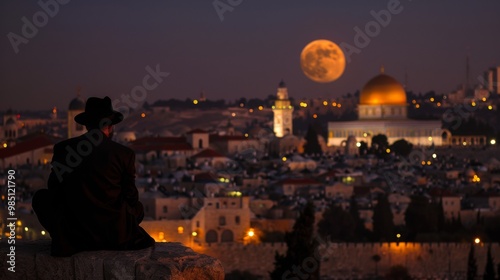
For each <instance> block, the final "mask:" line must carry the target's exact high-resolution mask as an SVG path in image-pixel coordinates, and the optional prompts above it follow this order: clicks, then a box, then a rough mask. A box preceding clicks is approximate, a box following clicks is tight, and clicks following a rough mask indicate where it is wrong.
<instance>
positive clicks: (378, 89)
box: [359, 74, 406, 105]
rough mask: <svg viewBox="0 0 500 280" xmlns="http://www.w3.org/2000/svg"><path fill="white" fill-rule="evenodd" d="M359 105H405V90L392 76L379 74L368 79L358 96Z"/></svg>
mask: <svg viewBox="0 0 500 280" xmlns="http://www.w3.org/2000/svg"><path fill="white" fill-rule="evenodd" d="M359 104H361V105H406V92H405V90H404V88H403V86H402V85H401V84H400V83H399V82H398V81H396V79H394V78H393V77H391V76H389V75H386V74H380V75H378V76H375V77H374V78H373V79H371V80H370V81H368V83H366V85H365V86H364V87H363V90H361V95H360V96H359Z"/></svg>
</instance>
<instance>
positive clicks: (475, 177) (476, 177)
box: [472, 175, 481, 183]
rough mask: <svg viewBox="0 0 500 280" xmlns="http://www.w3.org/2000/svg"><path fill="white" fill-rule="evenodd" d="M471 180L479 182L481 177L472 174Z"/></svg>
mask: <svg viewBox="0 0 500 280" xmlns="http://www.w3.org/2000/svg"><path fill="white" fill-rule="evenodd" d="M472 182H474V183H479V182H481V178H479V177H478V176H477V175H474V177H473V178H472Z"/></svg>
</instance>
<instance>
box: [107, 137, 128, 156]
mask: <svg viewBox="0 0 500 280" xmlns="http://www.w3.org/2000/svg"><path fill="white" fill-rule="evenodd" d="M108 145H109V147H111V148H112V149H114V150H115V151H117V152H119V153H123V154H134V151H133V150H132V149H131V148H129V147H127V146H125V145H122V144H120V143H117V142H115V141H112V140H111V141H108Z"/></svg>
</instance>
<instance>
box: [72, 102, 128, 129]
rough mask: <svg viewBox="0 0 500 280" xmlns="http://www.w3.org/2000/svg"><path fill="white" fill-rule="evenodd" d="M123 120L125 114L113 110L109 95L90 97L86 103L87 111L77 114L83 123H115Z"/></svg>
mask: <svg viewBox="0 0 500 280" xmlns="http://www.w3.org/2000/svg"><path fill="white" fill-rule="evenodd" d="M122 120H123V114H122V113H120V112H118V111H115V110H113V105H112V104H111V99H110V98H109V97H107V96H106V97H104V98H99V97H89V99H87V103H85V112H83V113H80V114H78V115H76V116H75V121H76V122H77V123H79V124H81V125H113V124H117V123H119V122H121V121H122Z"/></svg>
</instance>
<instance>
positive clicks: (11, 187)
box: [7, 169, 17, 272]
mask: <svg viewBox="0 0 500 280" xmlns="http://www.w3.org/2000/svg"><path fill="white" fill-rule="evenodd" d="M7 173H8V175H7V205H8V207H7V210H8V217H7V228H8V231H7V232H8V241H7V243H8V244H9V245H11V246H10V247H9V250H7V251H8V252H9V253H8V254H7V263H8V264H9V267H8V268H7V269H8V270H9V271H10V272H16V271H15V268H16V246H15V244H16V220H17V218H16V217H15V216H16V182H15V180H16V171H15V170H12V169H10V170H9V171H8V172H7Z"/></svg>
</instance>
